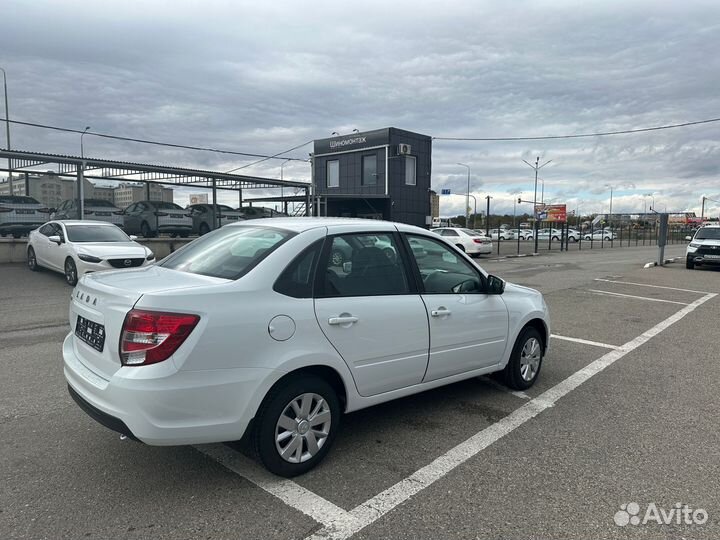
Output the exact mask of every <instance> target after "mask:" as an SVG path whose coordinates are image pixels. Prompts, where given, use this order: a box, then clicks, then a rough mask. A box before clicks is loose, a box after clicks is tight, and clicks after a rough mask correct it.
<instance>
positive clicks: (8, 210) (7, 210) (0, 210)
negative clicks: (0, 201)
mask: <svg viewBox="0 0 720 540" xmlns="http://www.w3.org/2000/svg"><path fill="white" fill-rule="evenodd" d="M13 210H14V208H5V207H4V206H0V212H12V211H13Z"/></svg>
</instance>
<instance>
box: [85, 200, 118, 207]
mask: <svg viewBox="0 0 720 540" xmlns="http://www.w3.org/2000/svg"><path fill="white" fill-rule="evenodd" d="M85 206H103V207H109V208H115V205H114V204H113V203H111V202H110V201H103V200H102V199H85Z"/></svg>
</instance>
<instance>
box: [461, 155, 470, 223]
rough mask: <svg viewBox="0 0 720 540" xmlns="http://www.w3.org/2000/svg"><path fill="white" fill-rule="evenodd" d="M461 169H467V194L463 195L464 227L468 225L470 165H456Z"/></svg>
mask: <svg viewBox="0 0 720 540" xmlns="http://www.w3.org/2000/svg"><path fill="white" fill-rule="evenodd" d="M458 165H460V166H461V167H466V168H467V193H466V195H465V226H466V227H467V226H469V225H470V223H469V222H470V165H465V164H464V163H458Z"/></svg>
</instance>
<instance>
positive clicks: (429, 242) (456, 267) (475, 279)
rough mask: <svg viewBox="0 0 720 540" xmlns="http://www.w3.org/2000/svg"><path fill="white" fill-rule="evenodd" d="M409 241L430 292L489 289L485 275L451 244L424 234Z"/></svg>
mask: <svg viewBox="0 0 720 540" xmlns="http://www.w3.org/2000/svg"><path fill="white" fill-rule="evenodd" d="M408 240H409V242H410V246H411V248H412V249H411V250H410V251H411V253H412V256H413V258H414V259H415V262H416V263H417V266H418V270H420V276H421V278H422V282H423V288H424V289H425V293H426V294H466V293H483V292H485V283H484V278H483V276H482V274H480V272H478V271H477V270H476V269H475V268H473V267H472V266H471V265H470V264H469V263H468V262H467V261H466V260H464V259H462V258H461V257H460V256H459V255H458V254H457V253H455V252H454V251H452V250H451V249H450V248H449V247H448V246H446V245H445V244H443V243H442V242H440V241H437V240H433V239H432V238H427V237H424V236H414V235H413V236H408Z"/></svg>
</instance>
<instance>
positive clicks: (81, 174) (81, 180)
mask: <svg viewBox="0 0 720 540" xmlns="http://www.w3.org/2000/svg"><path fill="white" fill-rule="evenodd" d="M89 129H90V126H85V129H84V130H83V132H82V134H81V135H80V158H82V161H81V162H80V167H78V195H79V196H80V201H78V213H79V215H78V219H79V220H83V219H85V147H84V146H83V137H84V136H85V134H86V133H87V132H88V130H89ZM213 202H214V201H213Z"/></svg>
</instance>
